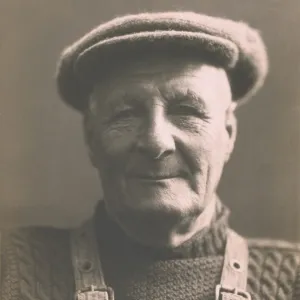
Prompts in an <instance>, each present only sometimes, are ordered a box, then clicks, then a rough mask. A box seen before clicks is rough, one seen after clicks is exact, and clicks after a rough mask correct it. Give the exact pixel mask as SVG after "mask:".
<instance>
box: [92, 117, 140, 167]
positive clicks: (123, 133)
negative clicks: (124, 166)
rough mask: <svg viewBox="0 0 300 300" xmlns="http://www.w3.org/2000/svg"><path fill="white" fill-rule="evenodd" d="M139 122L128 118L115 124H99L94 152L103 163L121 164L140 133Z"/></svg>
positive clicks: (95, 136)
mask: <svg viewBox="0 0 300 300" xmlns="http://www.w3.org/2000/svg"><path fill="white" fill-rule="evenodd" d="M138 128H139V123H138V121H136V120H128V121H123V122H118V123H114V124H113V125H102V126H97V130H96V131H95V135H94V142H93V149H94V150H93V152H94V155H96V156H98V158H99V159H98V160H99V162H100V163H101V164H104V165H105V164H111V163H113V165H116V164H121V162H122V161H124V160H125V159H126V157H127V156H128V154H129V153H130V151H131V149H132V147H133V146H134V144H135V141H136V138H137V135H138Z"/></svg>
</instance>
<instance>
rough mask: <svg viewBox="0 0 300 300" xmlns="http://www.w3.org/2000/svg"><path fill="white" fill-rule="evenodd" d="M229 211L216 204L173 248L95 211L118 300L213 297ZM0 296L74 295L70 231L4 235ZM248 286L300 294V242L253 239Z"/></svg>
mask: <svg viewBox="0 0 300 300" xmlns="http://www.w3.org/2000/svg"><path fill="white" fill-rule="evenodd" d="M228 214H229V212H228V210H227V209H226V208H225V207H224V206H222V205H219V206H218V213H217V215H216V217H215V220H214V221H213V224H212V226H211V227H210V228H208V229H206V230H203V231H201V232H200V233H198V234H196V235H195V236H194V237H193V238H192V239H191V240H189V241H188V242H186V243H184V244H183V245H181V246H180V247H178V248H175V249H160V250H157V249H156V250H155V249H149V248H146V247H142V246H140V245H137V244H135V243H134V242H132V241H131V240H129V239H128V238H127V237H126V236H125V235H124V234H123V233H122V232H121V230H120V229H119V228H118V227H117V226H116V225H115V224H114V223H113V222H112V221H110V219H109V218H108V217H107V215H106V213H105V210H104V207H103V206H102V205H99V207H98V209H97V211H96V218H95V226H96V232H97V236H98V241H99V247H100V248H99V249H100V252H101V261H102V264H103V268H104V274H105V279H106V282H107V284H108V285H109V286H111V287H112V288H113V289H114V291H115V299H116V300H146V299H147V300H150V299H153V300H154V299H155V300H160V299H163V300H167V299H176V300H181V299H184V300H196V299H197V300H202V299H203V300H213V299H214V297H215V296H214V293H215V286H216V285H217V284H218V283H219V282H220V277H221V271H222V266H223V258H224V257H223V254H224V249H225V244H226V230H227V227H228V223H227V219H228ZM1 255H2V257H1V261H2V266H1V269H2V279H1V289H0V295H1V299H2V300H46V299H47V300H48V299H49V300H50V299H51V300H71V299H73V297H74V292H75V286H74V275H73V269H72V264H71V255H70V245H69V231H68V230H62V229H54V228H23V229H15V230H10V231H6V232H3V233H2V249H1ZM249 255H250V257H249V267H248V287H247V289H248V291H249V292H250V294H251V296H252V299H253V300H285V299H289V300H299V299H300V248H299V247H298V246H296V245H293V244H289V243H285V242H276V241H266V240H260V241H259V240H249Z"/></svg>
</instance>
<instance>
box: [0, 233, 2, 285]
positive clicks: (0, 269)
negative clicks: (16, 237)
mask: <svg viewBox="0 0 300 300" xmlns="http://www.w3.org/2000/svg"><path fill="white" fill-rule="evenodd" d="M1 250H2V246H1V232H0V291H1V285H2V277H1V271H2V267H1V264H2V254H1Z"/></svg>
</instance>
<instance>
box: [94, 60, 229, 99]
mask: <svg viewBox="0 0 300 300" xmlns="http://www.w3.org/2000/svg"><path fill="white" fill-rule="evenodd" d="M156 92H159V93H160V94H162V95H165V96H166V97H167V96H168V95H170V96H173V95H174V94H187V93H192V94H198V95H199V97H201V98H203V99H204V100H206V99H207V101H213V100H212V99H219V101H223V102H224V101H226V102H230V101H231V98H232V95H231V89H230V82H229V80H228V77H227V74H226V72H225V70H224V69H222V68H220V67H217V66H214V65H212V64H209V63H207V62H203V61H201V60H199V59H198V60H195V59H192V58H186V57H185V58H181V57H171V58H167V57H165V58H164V59H162V58H157V57H149V58H148V59H143V60H135V61H130V62H129V61H128V62H127V63H125V64H123V65H120V68H117V69H114V70H111V71H110V72H107V74H106V76H105V78H101V80H99V81H97V82H96V83H95V85H94V89H93V92H92V96H93V97H96V98H98V99H102V101H105V99H106V100H107V101H109V99H111V98H116V97H122V95H125V94H126V95H127V96H128V95H130V94H132V95H135V96H136V95H137V94H141V96H143V95H145V96H147V95H148V94H149V95H151V94H155V93H156Z"/></svg>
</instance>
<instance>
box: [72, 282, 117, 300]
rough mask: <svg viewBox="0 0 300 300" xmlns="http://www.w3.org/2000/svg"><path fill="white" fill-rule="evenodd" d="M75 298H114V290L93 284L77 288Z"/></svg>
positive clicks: (109, 299)
mask: <svg viewBox="0 0 300 300" xmlns="http://www.w3.org/2000/svg"><path fill="white" fill-rule="evenodd" d="M75 300H114V292H113V289H112V288H110V287H103V288H98V287H97V286H95V285H91V286H88V287H86V288H84V289H81V290H78V291H77V292H76V294H75Z"/></svg>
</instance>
